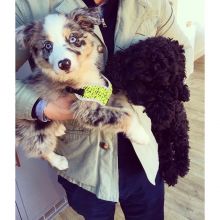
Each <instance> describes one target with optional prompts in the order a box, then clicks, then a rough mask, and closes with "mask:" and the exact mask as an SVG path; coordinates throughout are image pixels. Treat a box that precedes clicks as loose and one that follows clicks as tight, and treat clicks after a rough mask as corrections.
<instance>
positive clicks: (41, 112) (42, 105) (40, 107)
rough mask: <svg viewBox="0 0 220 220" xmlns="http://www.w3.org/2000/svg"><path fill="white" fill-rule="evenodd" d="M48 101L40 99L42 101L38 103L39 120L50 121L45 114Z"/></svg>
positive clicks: (37, 114)
mask: <svg viewBox="0 0 220 220" xmlns="http://www.w3.org/2000/svg"><path fill="white" fill-rule="evenodd" d="M47 104H48V103H47V101H45V100H43V99H40V101H39V102H38V103H37V105H36V108H35V114H36V117H37V119H38V120H40V121H42V122H48V121H50V119H48V118H47V117H46V115H45V114H44V110H45V108H46V107H47Z"/></svg>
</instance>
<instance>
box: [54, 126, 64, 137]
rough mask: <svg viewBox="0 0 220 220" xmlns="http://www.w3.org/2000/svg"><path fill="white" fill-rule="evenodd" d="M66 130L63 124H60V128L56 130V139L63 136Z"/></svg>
mask: <svg viewBox="0 0 220 220" xmlns="http://www.w3.org/2000/svg"><path fill="white" fill-rule="evenodd" d="M65 131H66V128H65V126H64V125H63V124H60V126H59V127H58V128H57V130H56V132H55V135H56V136H57V137H60V136H63V135H64V134H65Z"/></svg>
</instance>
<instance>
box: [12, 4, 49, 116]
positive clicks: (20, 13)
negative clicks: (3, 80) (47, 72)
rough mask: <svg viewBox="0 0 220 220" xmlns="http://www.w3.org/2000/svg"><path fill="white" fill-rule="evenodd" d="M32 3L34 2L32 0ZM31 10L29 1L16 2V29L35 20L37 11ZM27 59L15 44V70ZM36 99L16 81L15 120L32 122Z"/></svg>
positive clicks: (26, 55)
mask: <svg viewBox="0 0 220 220" xmlns="http://www.w3.org/2000/svg"><path fill="white" fill-rule="evenodd" d="M33 2H36V1H35V0H34V1H33ZM45 2H46V1H45ZM36 3H37V2H36ZM32 4H33V3H32ZM33 9H34V7H31V1H28V0H16V4H15V14H16V28H17V27H19V26H21V25H25V24H28V23H29V22H31V21H32V20H33V19H34V18H35V16H34V12H35V13H36V11H37V10H33ZM28 58H29V53H28V51H25V50H24V49H20V48H19V46H18V45H17V44H16V70H18V69H19V68H20V67H21V66H22V65H23V64H24V63H25V62H26V61H27V60H28ZM38 98H39V97H38V95H37V94H36V93H35V92H34V91H33V90H31V89H29V88H27V87H26V86H25V85H24V84H23V83H22V81H21V80H16V118H18V119H27V120H33V118H32V116H31V113H32V108H33V106H34V104H35V102H36V101H37V99H38Z"/></svg>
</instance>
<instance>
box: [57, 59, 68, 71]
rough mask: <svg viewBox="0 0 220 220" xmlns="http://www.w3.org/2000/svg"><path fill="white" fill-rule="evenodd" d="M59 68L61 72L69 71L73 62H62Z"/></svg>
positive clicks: (65, 60) (66, 60)
mask: <svg viewBox="0 0 220 220" xmlns="http://www.w3.org/2000/svg"><path fill="white" fill-rule="evenodd" d="M58 66H59V68H60V69H61V70H64V71H68V70H69V69H70V66H71V61H70V60H69V59H64V60H60V61H59V63H58Z"/></svg>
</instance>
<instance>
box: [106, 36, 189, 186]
mask: <svg viewBox="0 0 220 220" xmlns="http://www.w3.org/2000/svg"><path fill="white" fill-rule="evenodd" d="M105 75H106V76H107V77H108V78H109V80H110V81H111V82H112V84H113V88H114V92H115V93H117V92H119V91H124V92H125V93H126V95H127V97H128V99H129V101H130V102H131V103H133V104H136V105H143V106H144V107H145V112H146V113H147V115H148V116H149V117H150V118H151V121H152V132H153V133H154V135H155V138H156V140H157V142H158V145H159V159H160V172H161V173H162V176H163V178H164V180H165V181H166V183H167V184H168V185H175V184H176V183H177V179H178V176H181V177H183V176H185V175H186V174H187V172H188V170H189V158H188V151H189V137H188V130H189V127H188V120H187V116H186V112H185V109H184V105H183V102H185V101H188V100H189V89H188V86H187V85H185V84H184V79H185V77H186V75H185V56H184V49H183V46H182V45H179V43H178V41H175V40H172V39H167V38H164V37H152V38H148V39H146V40H144V41H140V42H139V43H137V44H135V45H132V46H130V47H129V48H127V49H126V50H124V51H119V52H117V53H116V54H115V55H114V56H113V57H112V58H111V59H110V60H109V62H108V63H107V66H106V72H105Z"/></svg>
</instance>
